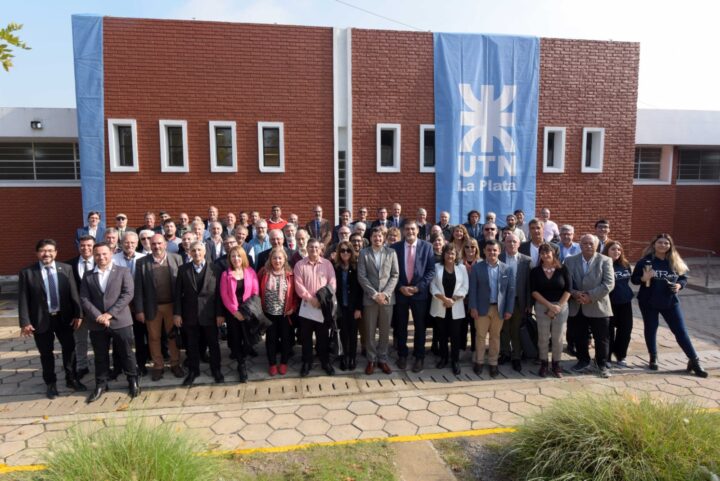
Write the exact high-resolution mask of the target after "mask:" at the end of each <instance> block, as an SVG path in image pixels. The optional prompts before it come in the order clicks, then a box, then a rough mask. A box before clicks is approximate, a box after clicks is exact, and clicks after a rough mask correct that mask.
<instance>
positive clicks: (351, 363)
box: [348, 356, 357, 371]
mask: <svg viewBox="0 0 720 481" xmlns="http://www.w3.org/2000/svg"><path fill="white" fill-rule="evenodd" d="M356 367H357V360H356V359H355V357H354V356H353V357H349V358H348V371H354V370H355V368H356Z"/></svg>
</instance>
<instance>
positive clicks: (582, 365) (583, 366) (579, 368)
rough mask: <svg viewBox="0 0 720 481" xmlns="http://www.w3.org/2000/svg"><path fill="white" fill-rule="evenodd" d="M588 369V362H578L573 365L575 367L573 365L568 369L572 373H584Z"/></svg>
mask: <svg viewBox="0 0 720 481" xmlns="http://www.w3.org/2000/svg"><path fill="white" fill-rule="evenodd" d="M589 367H590V362H589V361H578V362H577V364H575V365H574V366H573V367H571V368H570V369H571V370H572V371H573V372H584V371H586V370H587V369H588V368H589Z"/></svg>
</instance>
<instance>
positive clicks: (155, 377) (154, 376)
mask: <svg viewBox="0 0 720 481" xmlns="http://www.w3.org/2000/svg"><path fill="white" fill-rule="evenodd" d="M162 378H163V370H162V369H153V370H152V373H151V375H150V380H151V381H159V380H160V379H162Z"/></svg>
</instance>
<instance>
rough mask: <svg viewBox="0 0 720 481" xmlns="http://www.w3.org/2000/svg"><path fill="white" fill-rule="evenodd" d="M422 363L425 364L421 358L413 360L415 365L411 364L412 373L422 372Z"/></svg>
mask: <svg viewBox="0 0 720 481" xmlns="http://www.w3.org/2000/svg"><path fill="white" fill-rule="evenodd" d="M424 363H425V362H424V360H423V359H421V358H418V359H415V363H414V364H413V367H412V372H415V373H418V372H420V371H422V370H423V364H424Z"/></svg>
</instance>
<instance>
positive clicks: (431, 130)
mask: <svg viewBox="0 0 720 481" xmlns="http://www.w3.org/2000/svg"><path fill="white" fill-rule="evenodd" d="M420 172H435V126H434V125H427V124H423V125H421V126H420Z"/></svg>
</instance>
